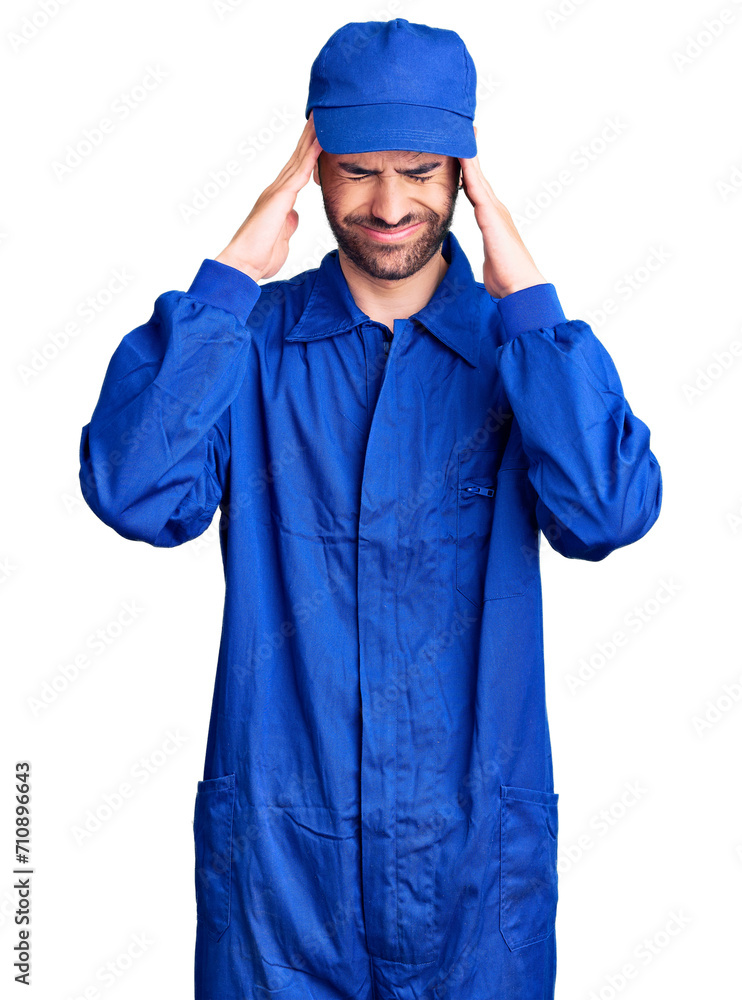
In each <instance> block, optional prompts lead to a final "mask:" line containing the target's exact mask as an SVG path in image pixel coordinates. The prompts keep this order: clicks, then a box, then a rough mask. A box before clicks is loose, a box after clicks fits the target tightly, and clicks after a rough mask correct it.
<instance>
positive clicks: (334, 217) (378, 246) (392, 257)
mask: <svg viewBox="0 0 742 1000" xmlns="http://www.w3.org/2000/svg"><path fill="white" fill-rule="evenodd" d="M458 191H459V189H458V187H455V188H454V189H453V191H452V192H451V194H450V195H449V199H448V205H447V206H446V212H445V215H438V214H437V213H435V212H432V211H430V212H429V213H428V214H427V215H415V216H412V215H406V216H405V217H404V218H403V219H400V220H399V221H398V222H397V223H396V224H395V225H393V226H389V225H387V224H386V223H385V222H384V221H383V220H382V219H377V218H375V217H374V216H371V218H369V219H365V218H361V217H360V216H353V215H348V216H346V217H345V218H344V219H342V220H341V219H340V217H339V215H338V213H337V212H336V211H335V210H334V206H333V204H332V201H331V200H328V199H327V198H326V197H325V192H324V190H323V191H322V202H323V204H324V207H325V215H326V216H327V221H328V223H329V225H330V229H331V230H332V233H333V235H334V237H335V239H336V240H337V244H338V247H339V248H340V249H341V250H342V251H343V253H344V254H345V255H346V256H347V257H348V259H349V260H350V261H352V263H353V264H355V265H356V267H357V268H358V269H359V270H361V271H364V272H365V273H366V274H368V275H370V276H371V277H372V278H382V279H384V280H386V281H400V280H401V279H402V278H409V277H410V275H412V274H416V273H417V272H418V271H419V270H420V269H421V268H422V267H425V265H426V264H427V263H428V261H430V260H432V259H433V257H434V256H435V255H436V254H437V253H438V250H439V249H440V247H441V244H442V243H443V241H444V239H445V238H446V235H447V234H448V232H449V230H450V228H451V223H452V222H453V214H454V210H455V208H456V198H457V196H458ZM418 222H423V223H425V224H424V225H423V226H422V228H421V229H419V230H418V231H417V233H415V234H414V235H413V236H412V237H411V238H408V239H407V240H405V241H404V242H403V243H377V242H376V241H374V239H373V237H371V236H366V235H365V234H364V233H363V232H362V231H361V230H360V229H359V228H358V225H359V224H360V225H363V226H371V227H372V228H374V229H378V230H380V231H382V232H384V231H387V230H390V229H401V228H404V227H405V226H412V225H414V224H415V223H418Z"/></svg>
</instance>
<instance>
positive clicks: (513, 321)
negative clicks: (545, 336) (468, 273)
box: [495, 282, 567, 337]
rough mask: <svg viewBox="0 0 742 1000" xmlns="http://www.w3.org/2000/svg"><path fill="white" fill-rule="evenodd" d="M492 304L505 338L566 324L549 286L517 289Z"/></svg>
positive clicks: (554, 294) (556, 297)
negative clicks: (503, 329)
mask: <svg viewBox="0 0 742 1000" xmlns="http://www.w3.org/2000/svg"><path fill="white" fill-rule="evenodd" d="M495 302H497V307H498V309H499V312H500V318H501V319H502V322H503V325H504V327H505V331H506V333H507V334H508V336H509V337H517V336H518V334H519V333H525V332H526V331H527V330H540V329H542V328H547V327H553V326H556V325H557V323H566V322H567V317H566V316H565V315H564V310H563V309H562V305H561V302H560V301H559V298H558V296H557V293H556V288H555V287H554V286H553V285H552V284H551V283H550V282H546V283H544V284H541V285H531V286H530V288H519V289H518V291H517V292H511V293H510V295H505V296H504V297H503V298H501V299H495Z"/></svg>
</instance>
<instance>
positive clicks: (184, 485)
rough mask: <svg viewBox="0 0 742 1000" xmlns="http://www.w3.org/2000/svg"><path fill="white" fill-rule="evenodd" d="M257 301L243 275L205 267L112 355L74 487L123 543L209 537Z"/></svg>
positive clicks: (85, 433)
mask: <svg viewBox="0 0 742 1000" xmlns="http://www.w3.org/2000/svg"><path fill="white" fill-rule="evenodd" d="M259 297H260V286H259V285H258V284H257V282H255V281H253V279H252V278H250V277H249V276H248V275H246V274H244V273H243V272H242V271H238V270H237V269H236V268H233V267H230V266H229V265H227V264H222V263H221V262H220V261H216V260H212V259H206V260H204V261H203V263H202V264H201V266H200V268H199V270H198V273H197V274H196V276H195V278H194V279H193V282H192V283H191V286H190V287H189V289H188V291H187V292H180V291H169V292H165V293H163V294H162V295H160V296H159V297H158V298H157V299H156V300H155V304H154V312H153V313H152V316H151V317H150V319H149V320H148V321H147V322H146V323H144V324H143V325H141V326H138V327H136V329H134V330H132V331H131V332H130V333H128V334H126V336H124V338H123V339H122V340H121V342H120V343H119V345H118V347H117V348H116V350H115V352H114V354H113V357H112V358H111V360H110V362H109V364H108V368H107V369H106V373H105V377H104V380H103V386H102V388H101V392H100V396H99V398H98V402H97V404H96V406H95V409H94V410H93V414H92V417H91V419H90V422H89V423H87V424H85V426H84V427H83V428H82V435H81V439H80V474H79V475H80V485H81V488H82V493H83V497H84V498H85V501H86V502H87V504H88V506H89V507H90V508H91V510H93V512H94V513H95V514H96V515H97V516H98V517H99V518H100V519H101V520H102V521H103V522H104V523H105V524H107V525H109V526H110V527H112V528H113V529H114V530H115V531H117V532H118V533H119V534H120V535H123V537H124V538H130V539H135V540H139V541H145V542H149V543H150V544H152V545H157V546H163V547H169V546H174V545H180V544H181V543H183V542H186V541H188V540H190V539H192V538H195V537H197V536H198V535H200V534H201V533H202V532H203V531H205V530H206V528H207V527H208V526H209V524H210V522H211V519H212V517H213V515H214V511H215V510H216V508H217V507H218V505H219V503H220V500H221V497H222V494H223V491H224V487H225V477H226V470H227V465H228V461H229V453H230V440H229V406H230V404H231V402H232V401H233V399H234V398H235V396H236V395H237V393H238V391H239V389H240V386H241V384H242V381H243V379H244V376H245V371H246V367H247V360H248V356H249V352H250V343H251V336H252V334H251V332H250V330H249V329H248V326H247V319H248V316H249V314H250V312H251V311H252V309H253V307H254V306H255V303H256V302H257V300H258V298H259Z"/></svg>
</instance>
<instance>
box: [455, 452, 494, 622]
mask: <svg viewBox="0 0 742 1000" xmlns="http://www.w3.org/2000/svg"><path fill="white" fill-rule="evenodd" d="M500 454H501V451H500V450H499V449H496V448H492V449H488V450H483V451H475V452H472V451H469V450H468V449H467V450H466V451H464V452H461V453H460V454H459V466H458V480H457V491H458V495H457V498H456V588H457V590H458V591H459V593H461V594H463V595H464V597H466V598H467V599H468V600H470V601H471V602H472V604H475V605H476V606H477V607H481V606H482V604H483V595H484V576H485V572H486V569H487V553H488V550H489V540H490V534H491V532H492V513H493V510H494V504H495V490H496V480H497V462H498V459H499V457H500Z"/></svg>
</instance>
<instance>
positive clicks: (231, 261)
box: [214, 250, 262, 281]
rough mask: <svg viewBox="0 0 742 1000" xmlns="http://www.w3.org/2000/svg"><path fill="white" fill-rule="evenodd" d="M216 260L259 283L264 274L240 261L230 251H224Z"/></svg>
mask: <svg viewBox="0 0 742 1000" xmlns="http://www.w3.org/2000/svg"><path fill="white" fill-rule="evenodd" d="M214 260H216V261H218V262H219V263H220V264H226V265H227V266H228V267H233V268H234V269H235V270H236V271H242V273H243V274H246V275H247V276H248V277H249V278H252V279H253V281H259V280H260V278H262V274H261V273H260V271H259V270H258V269H257V268H256V267H253V266H252V265H251V264H246V263H245V262H244V261H241V260H239V259H238V258H237V257H235V256H234V254H231V253H230V252H229V251H228V250H222V252H221V253H220V254H219V255H218V256H217V257H215V258H214Z"/></svg>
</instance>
